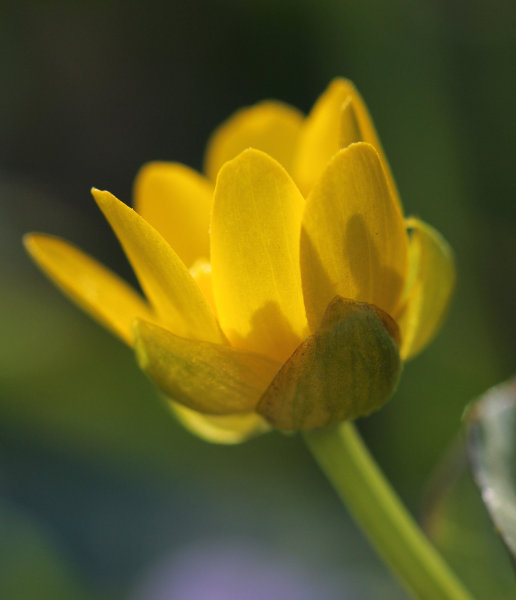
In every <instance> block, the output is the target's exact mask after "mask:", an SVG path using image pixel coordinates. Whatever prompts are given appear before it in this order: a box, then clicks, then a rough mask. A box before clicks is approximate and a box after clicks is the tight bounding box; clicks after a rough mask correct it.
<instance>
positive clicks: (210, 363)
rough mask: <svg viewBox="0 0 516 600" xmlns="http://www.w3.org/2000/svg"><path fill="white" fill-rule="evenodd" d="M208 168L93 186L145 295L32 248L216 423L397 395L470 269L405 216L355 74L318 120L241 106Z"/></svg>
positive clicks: (313, 423) (33, 240)
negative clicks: (459, 271)
mask: <svg viewBox="0 0 516 600" xmlns="http://www.w3.org/2000/svg"><path fill="white" fill-rule="evenodd" d="M205 173H206V175H205V176H203V175H200V174H198V173H196V172H194V171H192V170H191V169H189V168H188V167H185V166H183V165H180V164H177V163H165V162H155V163H150V164H147V165H145V166H144V167H143V168H142V169H141V171H140V173H139V174H138V176H137V179H136V183H135V188H134V210H133V209H131V208H129V207H128V206H126V205H125V204H123V203H122V202H120V201H119V200H117V199H116V198H115V197H114V196H112V195H111V194H110V193H109V192H104V191H99V190H95V189H94V190H93V196H94V198H95V200H96V202H97V204H98V205H99V207H100V209H101V210H102V212H103V213H104V216H105V217H106V219H107V220H108V221H109V223H110V225H111V227H112V228H113V230H114V232H115V234H116V235H117V236H118V239H119V240H120V243H121V245H122V247H123V249H124V251H125V253H126V255H127V257H128V259H129V261H130V263H131V265H132V267H133V269H134V271H135V273H136V276H137V278H138V280H139V282H140V285H141V288H142V291H143V294H144V297H142V296H141V295H140V294H139V293H137V292H136V291H135V290H133V289H132V288H131V287H130V286H128V285H127V284H126V283H124V282H123V281H122V280H120V279H119V278H118V277H117V276H116V275H115V274H113V273H112V272H110V271H109V270H107V269H106V268H105V267H103V266H102V265H100V264H99V263H97V262H96V261H95V260H93V259H92V258H90V257H88V256H87V255H85V254H83V253H82V252H81V251H80V250H79V249H77V248H76V247H74V246H72V245H71V244H69V243H68V242H65V241H63V240H61V239H57V238H55V237H51V236H48V235H42V234H31V235H29V236H27V237H26V246H27V248H28V250H29V252H30V254H31V255H32V257H33V258H34V259H35V260H36V262H37V263H38V264H39V266H40V267H41V268H42V269H43V270H44V271H45V272H46V273H47V275H48V276H49V277H50V278H51V279H53V280H54V282H55V283H57V285H58V286H59V287H60V288H61V289H62V290H63V291H64V292H65V293H66V294H68V295H69V296H70V297H71V298H72V299H73V300H74V301H75V302H76V303H77V304H78V305H79V306H80V307H81V308H83V309H84V310H86V311H87V312H89V313H90V314H91V315H92V316H93V317H94V318H95V319H97V320H98V321H99V322H100V323H101V324H102V325H104V326H105V327H107V328H108V329H110V330H111V331H112V332H113V333H114V334H116V335H117V336H119V337H120V338H121V339H122V340H123V341H124V342H126V343H127V344H128V345H129V346H131V347H133V348H134V350H135V352H136V356H137V359H138V362H139V364H140V366H141V368H142V369H143V370H144V371H145V372H146V373H147V374H148V376H149V377H150V378H151V379H152V380H153V381H154V383H155V384H156V385H157V387H158V388H159V389H160V390H161V391H162V392H163V393H164V394H165V395H166V396H167V397H168V398H169V399H170V401H171V405H172V407H173V409H174V412H175V413H176V415H177V417H178V418H179V419H180V420H181V421H182V422H183V423H184V424H185V425H186V426H187V427H189V428H190V429H192V430H193V431H195V432H196V433H197V434H198V435H200V436H202V437H204V438H206V439H209V440H212V441H218V442H225V443H234V442H238V441H242V440H244V439H246V438H248V437H250V436H252V435H255V434H257V433H259V432H262V431H265V430H267V429H268V428H269V427H271V426H273V427H276V428H279V429H283V430H301V429H311V428H316V427H321V426H325V425H328V424H331V423H335V422H338V421H341V420H345V419H354V418H356V417H359V416H362V415H366V414H368V413H370V412H371V411H373V410H375V409H377V408H379V407H380V406H382V405H383V404H384V403H385V402H386V401H387V400H388V399H389V398H390V397H391V395H392V393H393V392H394V389H395V387H396V384H397V380H398V376H399V373H400V370H401V363H402V361H404V360H406V359H408V358H410V357H412V356H413V355H415V354H416V353H418V352H419V351H420V350H421V349H422V348H423V347H424V346H426V344H427V343H428V342H429V341H430V340H431V338H432V337H433V336H434V334H435V333H436V331H437V329H438V327H439V325H440V323H441V321H442V318H443V315H444V313H445V310H446V307H447V304H448V301H449V297H450V294H451V291H452V288H453V284H454V268H453V263H452V259H451V253H450V250H449V248H448V245H447V244H446V242H445V241H444V240H443V239H442V238H441V236H440V235H439V234H438V233H437V232H436V231H435V230H434V229H432V228H431V227H430V226H429V225H426V224H424V223H423V222H422V221H420V220H418V219H415V218H410V219H407V220H404V218H403V214H402V209H401V204H400V201H399V199H398V194H397V190H396V186H395V183H394V180H393V177H392V175H391V172H390V169H389V166H388V164H387V161H386V159H385V157H384V155H383V152H382V148H381V145H380V142H379V140H378V137H377V135H376V132H375V129H374V126H373V124H372V121H371V119H370V117H369V114H368V112H367V109H366V107H365V105H364V103H363V101H362V99H361V97H360V96H359V94H358V92H357V91H356V90H355V88H354V87H353V85H352V84H351V83H350V82H349V81H346V80H343V79H336V80H334V81H333V82H332V83H331V84H330V86H329V87H328V89H327V90H326V91H325V92H324V93H323V95H322V96H321V97H320V98H319V99H318V101H317V102H316V104H315V106H314V107H313V109H312V111H311V112H310V114H309V115H308V116H307V117H306V118H305V117H303V115H302V114H300V113H299V112H298V111H297V110H296V109H294V108H292V107H290V106H287V105H285V104H282V103H279V102H262V103H260V104H257V105H255V106H252V107H250V108H245V109H242V110H240V111H239V112H237V113H236V114H235V115H234V116H232V117H231V118H230V119H229V120H228V121H226V122H225V123H223V124H222V125H221V127H220V128H219V129H218V130H217V131H216V132H215V133H214V134H213V136H212V138H211V140H210V142H209V144H208V149H207V153H206V163H205Z"/></svg>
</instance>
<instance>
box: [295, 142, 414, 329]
mask: <svg viewBox="0 0 516 600" xmlns="http://www.w3.org/2000/svg"><path fill="white" fill-rule="evenodd" d="M407 245H408V242H407V235H406V231H405V224H404V222H403V217H402V215H401V211H400V209H399V205H398V203H397V201H396V200H395V199H394V198H393V197H392V195H391V194H390V192H389V189H388V186H387V183H386V180H385V175H384V171H383V169H382V165H381V163H380V159H379V157H378V154H377V152H376V151H375V150H374V148H373V147H372V146H370V145H369V144H364V143H359V144H353V145H351V146H349V147H348V148H346V149H344V150H341V151H339V153H338V154H337V155H336V156H335V157H334V158H333V159H332V161H331V162H330V164H329V165H328V167H327V168H326V170H325V172H324V173H323V175H322V177H321V179H320V180H319V181H318V182H317V185H316V186H315V187H314V189H313V190H312V192H311V193H310V195H309V197H308V200H307V203H306V209H305V212H304V215H303V229H302V234H301V272H302V277H303V291H304V297H305V306H306V312H307V317H308V321H309V324H310V328H311V330H312V331H315V330H316V329H317V327H318V325H319V322H320V320H321V318H322V315H323V313H324V311H325V309H326V306H327V305H328V303H329V302H330V300H331V299H332V298H333V297H334V296H336V295H339V296H343V297H345V298H351V299H353V300H359V301H362V302H368V303H370V304H374V305H376V306H378V307H379V308H381V309H382V310H384V311H385V312H387V313H389V314H391V315H392V314H394V311H395V309H396V308H397V306H398V302H399V298H400V294H401V292H402V290H403V287H404V284H405V277H406V268H407Z"/></svg>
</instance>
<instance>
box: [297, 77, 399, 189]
mask: <svg viewBox="0 0 516 600" xmlns="http://www.w3.org/2000/svg"><path fill="white" fill-rule="evenodd" d="M360 141H362V142H368V143H369V144H371V145H372V146H374V147H375V148H376V150H377V151H378V153H379V154H380V157H381V160H382V164H383V166H384V169H385V171H386V177H387V182H388V184H389V188H390V189H391V191H392V192H393V193H395V195H396V197H397V192H396V188H395V185H394V181H393V178H392V175H391V173H390V169H389V167H388V164H387V161H386V160H385V158H384V154H383V149H382V146H381V144H380V140H379V139H378V135H377V133H376V130H375V127H374V125H373V122H372V120H371V117H370V115H369V111H368V110H367V107H366V105H365V103H364V101H363V100H362V97H361V96H360V94H359V93H358V91H357V90H356V88H355V86H354V85H353V84H352V83H351V81H348V80H347V79H341V78H337V79H334V80H333V81H332V82H331V83H330V85H329V86H328V88H327V89H326V90H325V91H324V93H323V94H322V95H321V96H320V97H319V99H318V100H317V102H316V103H315V105H314V107H313V108H312V110H311V112H310V114H309V115H308V117H307V118H306V120H305V123H304V126H303V129H302V131H301V135H300V138H299V147H298V151H297V154H296V157H295V160H294V171H293V173H294V179H295V180H296V182H297V183H298V185H299V187H300V189H301V191H302V192H303V193H304V194H308V192H309V191H310V189H311V188H312V187H313V185H314V184H315V182H316V181H317V179H318V178H319V177H320V175H321V173H322V172H323V170H324V168H325V167H326V164H327V163H328V161H329V160H330V159H331V158H332V156H333V155H334V154H335V153H336V152H337V151H338V150H339V149H341V148H345V147H346V146H348V145H349V144H352V143H355V142H360Z"/></svg>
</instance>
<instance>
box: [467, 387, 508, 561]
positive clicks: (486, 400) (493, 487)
mask: <svg viewBox="0 0 516 600" xmlns="http://www.w3.org/2000/svg"><path fill="white" fill-rule="evenodd" d="M467 423H468V449H469V456H470V461H471V464H472V468H473V474H474V477H475V481H476V483H477V485H478V487H479V488H480V491H481V493H482V499H483V501H484V503H485V505H486V507H487V510H488V512H489V515H490V516H491V519H492V520H493V523H494V524H495V526H496V530H497V531H498V533H499V534H500V535H501V537H502V539H503V541H504V542H505V544H506V546H507V548H508V549H509V552H510V553H511V556H512V558H513V560H514V558H515V557H516V377H515V378H513V379H511V380H510V381H508V382H506V383H503V384H501V385H499V386H497V387H494V388H492V389H491V390H489V391H488V392H487V393H486V394H485V395H484V396H482V397H481V398H480V399H479V400H477V401H476V402H475V403H474V404H473V406H472V407H471V409H470V410H469V412H468V415H467Z"/></svg>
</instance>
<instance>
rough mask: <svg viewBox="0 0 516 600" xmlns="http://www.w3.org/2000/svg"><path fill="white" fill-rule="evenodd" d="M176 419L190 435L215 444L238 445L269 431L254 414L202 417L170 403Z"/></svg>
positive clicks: (265, 424) (184, 407) (193, 411)
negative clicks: (192, 434)
mask: <svg viewBox="0 0 516 600" xmlns="http://www.w3.org/2000/svg"><path fill="white" fill-rule="evenodd" d="M171 407H172V410H173V411H174V414H175V416H176V417H177V419H178V420H179V421H180V422H181V423H182V424H183V425H184V426H185V427H186V428H187V429H189V430H190V431H191V432H192V433H194V434H195V435H198V436H199V437H200V438H203V439H204V440H206V441H207V442H213V443H215V444H239V443H240V442H244V441H245V440H248V439H249V438H252V437H254V436H256V435H259V434H261V433H265V432H266V431H268V430H269V429H270V427H269V426H268V425H267V423H266V422H265V421H264V419H262V417H260V415H257V414H256V413H254V412H250V413H242V414H237V415H203V414H201V413H198V412H196V411H195V410H191V409H190V408H187V407H186V406H183V405H181V404H178V403H177V402H172V403H171Z"/></svg>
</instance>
